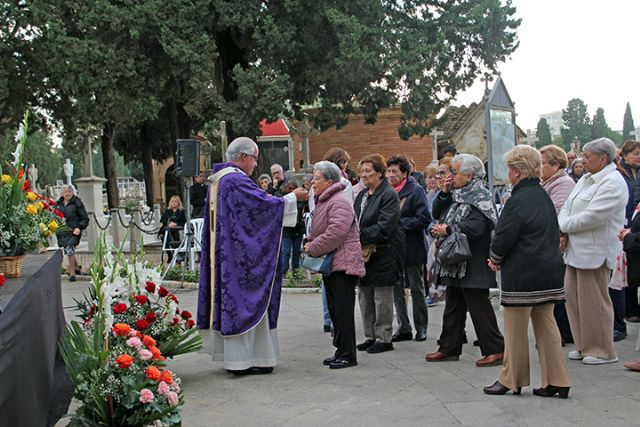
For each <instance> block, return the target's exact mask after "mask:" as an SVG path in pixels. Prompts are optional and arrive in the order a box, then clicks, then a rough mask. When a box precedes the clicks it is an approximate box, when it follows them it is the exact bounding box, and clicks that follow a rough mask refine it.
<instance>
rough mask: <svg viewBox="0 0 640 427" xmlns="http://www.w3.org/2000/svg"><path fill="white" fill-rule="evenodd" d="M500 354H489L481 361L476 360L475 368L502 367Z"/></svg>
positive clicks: (501, 355)
mask: <svg viewBox="0 0 640 427" xmlns="http://www.w3.org/2000/svg"><path fill="white" fill-rule="evenodd" d="M502 358H503V354H502V353H496V354H489V355H487V356H485V357H483V358H482V359H478V360H476V366H496V365H502Z"/></svg>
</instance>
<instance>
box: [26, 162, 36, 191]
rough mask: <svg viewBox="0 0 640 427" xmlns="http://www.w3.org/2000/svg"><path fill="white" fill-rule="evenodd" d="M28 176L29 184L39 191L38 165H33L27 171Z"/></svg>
mask: <svg viewBox="0 0 640 427" xmlns="http://www.w3.org/2000/svg"><path fill="white" fill-rule="evenodd" d="M27 176H28V177H29V184H31V188H33V189H37V188H38V187H37V185H38V169H37V168H36V165H34V164H32V165H31V166H30V167H29V169H27Z"/></svg>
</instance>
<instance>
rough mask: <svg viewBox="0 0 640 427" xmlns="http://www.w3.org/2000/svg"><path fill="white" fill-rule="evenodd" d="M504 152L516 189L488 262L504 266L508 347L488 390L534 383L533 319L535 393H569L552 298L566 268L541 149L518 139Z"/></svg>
mask: <svg viewBox="0 0 640 427" xmlns="http://www.w3.org/2000/svg"><path fill="white" fill-rule="evenodd" d="M504 157H505V161H506V163H507V167H508V168H509V180H510V181H511V184H512V185H513V190H512V191H511V197H510V198H509V200H508V201H507V203H506V205H505V207H504V210H503V211H502V213H501V215H500V221H498V225H497V227H496V232H495V235H494V237H493V241H492V243H491V253H490V257H491V258H490V260H489V261H488V263H489V266H490V267H491V268H492V269H493V270H494V271H495V270H498V269H500V270H501V272H502V292H501V293H500V302H501V304H502V305H503V306H504V337H505V340H504V341H505V352H504V363H503V367H502V372H501V373H500V378H499V379H498V381H496V382H495V383H494V384H493V385H491V386H489V387H485V388H484V392H485V393H487V394H505V393H506V392H507V391H509V390H512V391H513V393H514V394H520V389H521V388H522V387H526V386H528V385H529V384H530V378H529V338H528V329H529V319H531V323H532V324H533V332H534V334H535V337H536V344H537V348H538V354H539V356H540V357H539V358H540V376H541V383H542V387H541V388H537V389H534V390H533V394H535V395H538V396H544V397H550V396H554V395H556V394H558V395H559V396H560V397H565V398H566V397H567V395H568V394H569V374H568V373H567V365H566V363H565V360H564V357H563V354H562V342H561V338H560V331H559V330H558V327H557V326H556V322H555V317H554V316H553V308H554V303H556V302H557V301H562V300H563V299H564V269H565V266H564V261H563V259H562V255H561V254H560V230H559V228H558V221H557V218H556V210H555V207H554V206H553V202H552V201H551V198H550V197H549V195H548V194H547V192H546V191H545V190H544V188H542V186H541V185H540V178H539V177H540V171H541V168H542V157H541V155H540V153H539V152H538V151H537V150H536V149H535V148H532V147H529V146H528V145H517V146H515V147H514V148H512V149H511V150H510V151H509V152H507V154H505V156H504Z"/></svg>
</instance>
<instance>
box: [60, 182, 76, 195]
mask: <svg viewBox="0 0 640 427" xmlns="http://www.w3.org/2000/svg"><path fill="white" fill-rule="evenodd" d="M64 190H71V194H73V195H75V194H76V188H75V187H74V186H73V185H71V184H65V185H63V186H62V191H64Z"/></svg>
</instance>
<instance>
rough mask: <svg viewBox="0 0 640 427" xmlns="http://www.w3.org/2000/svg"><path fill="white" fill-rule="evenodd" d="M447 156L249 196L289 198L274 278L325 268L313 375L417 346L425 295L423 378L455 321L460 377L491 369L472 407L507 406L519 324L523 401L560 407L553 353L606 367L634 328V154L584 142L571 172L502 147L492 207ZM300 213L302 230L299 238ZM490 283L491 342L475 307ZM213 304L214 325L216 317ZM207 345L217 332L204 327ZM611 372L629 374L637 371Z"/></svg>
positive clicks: (639, 167)
mask: <svg viewBox="0 0 640 427" xmlns="http://www.w3.org/2000/svg"><path fill="white" fill-rule="evenodd" d="M230 149H231V147H230ZM447 151H448V152H447V153H446V154H447V155H446V156H445V157H444V158H442V159H441V160H440V161H439V162H438V165H437V166H433V165H429V166H427V167H426V168H425V170H424V173H421V172H419V171H416V170H415V164H414V163H413V161H412V159H410V158H408V157H407V156H404V155H401V154H397V155H393V156H390V157H389V158H387V159H385V158H384V157H383V156H381V155H380V154H370V155H367V156H365V157H364V158H362V159H360V160H359V162H358V164H357V171H356V174H354V175H355V179H349V173H348V172H349V169H348V166H349V162H350V161H351V158H350V156H349V154H348V153H347V152H346V151H345V150H343V149H341V148H334V149H332V150H330V151H329V152H328V153H326V155H325V156H324V158H323V160H322V161H320V162H318V163H316V164H315V165H314V167H313V175H312V176H309V177H308V179H307V180H305V183H304V184H303V185H302V186H300V188H296V187H297V185H296V184H295V183H292V182H289V183H288V179H287V178H286V177H285V174H284V171H283V168H282V167H281V166H280V165H273V166H272V167H271V176H269V175H262V176H260V178H259V185H260V187H258V186H257V185H255V184H253V185H254V187H255V189H256V190H257V191H261V192H262V194H263V196H259V197H258V196H254V197H258V198H259V199H260V200H261V201H262V202H264V203H273V202H271V201H269V200H270V199H269V198H271V199H285V198H287V197H288V195H293V196H294V197H288V199H287V200H285V201H284V202H283V203H284V205H285V212H284V220H283V221H284V222H286V221H287V217H288V216H289V217H290V219H289V221H290V222H289V224H290V225H286V224H284V222H282V224H283V225H286V226H285V228H284V230H285V232H283V239H282V245H281V246H280V248H279V249H278V256H277V257H276V258H277V259H278V260H279V261H278V264H279V265H278V266H277V270H279V271H280V272H282V271H283V270H284V271H286V270H287V269H288V268H289V267H290V266H291V267H292V268H297V267H298V266H299V265H300V264H299V261H300V258H299V257H300V255H299V254H300V253H302V256H303V257H304V256H312V257H322V256H326V255H330V259H332V266H331V273H330V274H325V275H324V276H323V305H324V306H325V319H324V330H325V331H326V332H329V331H332V333H333V345H334V346H335V348H336V349H335V352H334V354H333V355H332V356H330V357H328V358H326V359H324V364H325V365H328V366H329V368H331V369H341V368H348V367H352V366H356V365H357V360H358V356H357V355H358V352H366V353H368V354H377V353H382V352H386V351H391V350H393V349H394V342H399V341H409V340H415V341H418V342H420V341H424V340H426V338H427V329H428V320H429V315H428V306H429V299H430V297H432V296H434V295H437V294H438V293H439V292H440V293H444V304H445V307H444V313H443V319H442V331H441V332H440V335H439V339H438V349H437V351H436V352H433V353H429V354H426V356H425V359H426V361H427V362H433V363H436V362H446V361H457V360H459V357H460V355H461V354H462V347H463V345H464V344H465V343H466V342H467V335H466V331H465V329H466V319H467V312H468V313H469V314H470V316H471V320H472V321H473V327H474V329H475V332H476V337H477V341H476V342H474V345H477V346H478V347H479V348H480V353H481V357H480V358H479V359H478V360H477V361H476V362H475V364H476V366H478V367H484V366H495V365H502V371H501V373H500V375H499V377H498V379H497V381H496V382H495V383H494V384H493V385H491V386H488V387H485V388H484V391H485V393H487V394H506V393H507V392H509V391H511V392H513V393H514V394H519V393H520V391H521V389H522V387H526V386H529V385H530V378H529V377H530V374H529V372H530V368H529V346H528V334H527V330H528V324H529V320H531V323H532V324H533V330H534V336H535V342H536V348H537V352H538V354H539V360H540V365H541V370H540V371H541V372H540V373H541V386H540V387H539V388H535V389H534V394H535V395H539V396H543V397H551V396H559V397H562V398H566V397H567V396H568V394H569V388H570V381H569V376H568V371H567V362H566V359H567V357H565V356H564V355H563V352H562V347H563V346H565V345H566V344H567V343H569V344H571V343H573V344H574V349H573V350H572V351H569V353H568V355H567V356H568V359H570V360H580V361H581V362H582V363H583V364H585V365H599V364H605V363H614V362H617V361H618V358H617V354H616V350H615V344H614V342H615V341H619V340H621V339H624V338H626V335H627V332H626V322H627V321H631V322H638V321H639V320H640V306H638V290H637V286H638V284H639V283H640V255H639V254H640V219H638V216H637V215H636V213H637V212H638V211H639V210H640V207H637V206H638V202H639V201H640V173H639V172H640V142H636V141H627V142H626V143H625V144H624V145H623V147H622V149H621V150H617V149H616V146H615V144H614V143H613V142H612V141H610V140H608V139H606V138H601V139H597V140H594V141H591V142H589V143H587V144H585V145H584V147H583V150H582V157H580V158H578V157H577V156H576V155H575V153H572V152H569V153H566V152H565V151H564V150H563V149H562V148H560V147H558V146H555V145H549V146H545V147H542V148H541V149H539V150H537V149H535V148H532V147H529V146H524V145H518V146H515V147H514V148H513V149H511V150H510V151H509V152H507V153H506V155H505V157H504V162H505V164H506V166H507V168H508V172H509V181H510V182H509V184H510V191H509V192H508V193H507V196H505V197H504V198H503V199H502V200H497V199H496V196H495V195H494V194H492V192H491V191H490V190H489V189H488V186H487V181H486V172H485V166H484V164H483V162H482V161H481V160H480V159H479V158H477V157H475V156H472V155H469V154H457V153H455V151H454V150H447ZM451 151H454V152H451ZM245 155H246V156H245ZM257 156H258V148H257V145H255V144H254V145H252V146H249V145H247V148H246V149H245V151H241V152H240V154H238V156H237V157H238V159H239V160H238V161H239V162H243V164H248V165H249V166H247V168H246V169H247V170H245V169H243V171H245V173H247V174H248V175H250V174H251V173H252V172H253V168H252V167H250V166H251V164H250V160H251V159H252V158H253V159H255V158H257ZM231 164H236V165H238V164H239V163H234V162H233V160H232V161H231ZM253 167H255V165H254V166H253ZM249 170H250V172H249ZM221 179H222V178H221ZM221 182H224V181H221ZM289 184H291V185H289ZM221 185H222V184H221ZM252 191H253V190H252ZM263 199H264V200H263ZM219 200H220V202H221V203H222V199H219ZM294 211H295V212H294ZM304 212H309V215H307V216H306V217H307V218H308V219H307V221H306V224H304V225H303V224H302V223H301V221H302V220H301V218H302V216H301V213H304ZM207 216H208V215H207V213H205V217H207ZM208 220H209V219H208V218H207V219H206V221H208ZM288 228H290V231H289V230H287V229H288ZM209 229H210V227H205V232H206V233H208V232H209V231H208V230H209ZM215 240H216V239H214V241H215ZM285 242H286V243H285ZM621 259H622V260H624V259H626V264H625V263H624V262H621ZM203 262H205V263H208V262H209V261H208V260H203ZM210 267H211V268H217V264H214V265H211V266H210ZM497 272H500V274H499V275H498V274H497ZM277 276H278V273H274V281H277V280H278V278H277ZM498 277H499V278H500V287H501V291H500V303H501V305H502V306H503V307H504V312H503V313H504V331H501V330H500V328H499V327H498V322H497V319H496V315H495V311H494V308H493V306H492V303H491V300H490V292H489V290H490V289H491V288H496V287H498V283H497V278H498ZM208 280H211V279H210V278H207V279H205V283H204V284H203V282H202V280H201V294H202V293H204V294H206V295H208V296H206V297H205V300H206V298H211V301H213V303H212V304H213V305H215V304H216V302H215V301H216V300H215V298H212V297H211V295H210V294H208V293H207V292H211V293H215V290H216V289H217V286H219V285H216V284H212V285H211V286H210V285H209V283H206V281H208ZM220 280H221V282H222V281H223V280H224V279H222V278H221V279H220ZM280 280H281V278H280ZM214 282H215V280H214ZM272 284H273V283H272ZM203 288H209V291H206V290H205V291H204V292H203ZM270 289H272V288H270ZM445 289H446V290H445ZM356 290H357V292H356ZM443 290H445V291H444V292H443ZM220 291H221V292H224V287H221V288H220ZM356 296H357V301H358V304H359V307H360V313H361V317H362V318H361V325H362V327H361V330H362V332H363V335H364V336H363V338H362V339H361V340H358V339H357V337H356V328H355V319H354V316H355V303H356ZM218 298H222V299H224V296H222V297H218ZM278 298H279V296H278ZM201 300H202V298H201ZM409 301H411V306H412V314H413V316H412V318H411V319H410V318H409V315H408V308H407V307H408V304H409ZM201 304H202V305H203V307H205V306H206V307H209V308H204V309H203V310H202V311H203V320H202V321H201V322H200V321H199V324H200V323H202V325H205V324H206V325H207V326H210V325H211V323H210V322H209V321H208V319H206V320H207V321H205V319H204V317H205V315H206V314H207V313H210V311H211V306H212V304H209V303H206V301H203V302H201ZM218 304H220V305H221V307H220V308H221V309H222V310H223V311H224V310H225V308H224V302H223V301H222V300H221V301H218ZM394 315H395V324H396V325H397V326H396V329H395V331H394V330H393V325H394ZM199 317H200V316H199ZM274 323H275V322H274ZM218 326H219V325H218ZM271 326H273V327H272V328H271V329H274V330H275V326H274V325H271ZM213 329H214V333H217V331H220V329H216V321H215V318H214V319H213ZM223 335H224V334H223ZM358 341H359V343H358V344H356V342H358ZM224 360H225V365H226V360H227V359H226V356H225V358H224ZM272 366H275V365H269V366H268V367H272ZM256 367H264V366H262V365H261V362H260V361H259V360H256V359H255V358H253V359H250V360H248V361H247V363H245V365H243V366H242V372H243V373H264V370H258V371H257V372H254V371H251V372H249V371H250V370H251V369H253V368H256ZM625 367H627V368H628V369H631V370H639V371H640V359H639V360H635V361H631V362H627V363H625ZM228 369H229V368H228ZM231 370H233V369H231ZM247 370H249V371H247ZM269 372H271V371H269ZM234 373H237V372H235V371H234Z"/></svg>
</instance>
